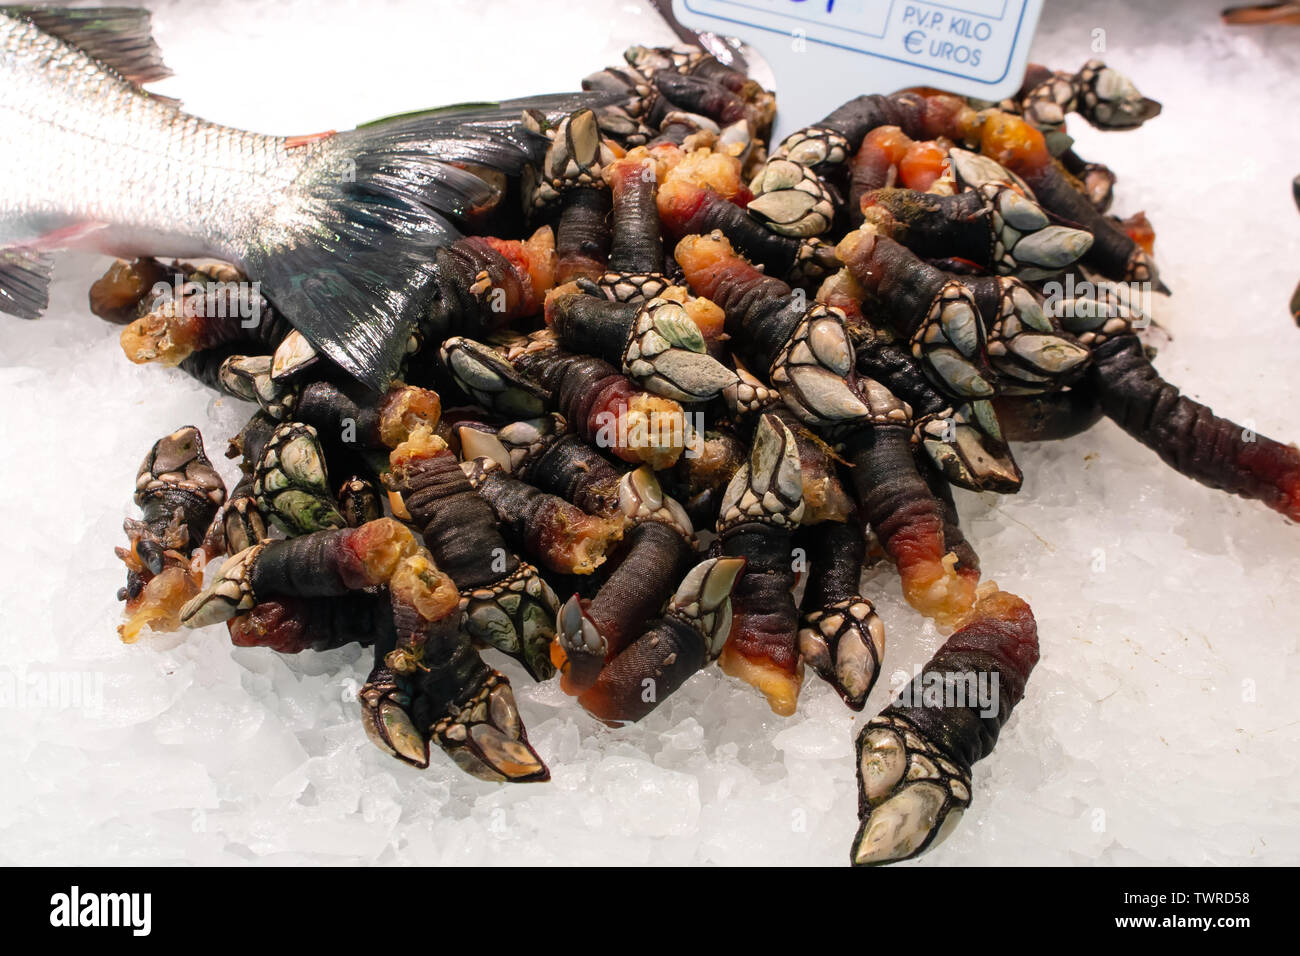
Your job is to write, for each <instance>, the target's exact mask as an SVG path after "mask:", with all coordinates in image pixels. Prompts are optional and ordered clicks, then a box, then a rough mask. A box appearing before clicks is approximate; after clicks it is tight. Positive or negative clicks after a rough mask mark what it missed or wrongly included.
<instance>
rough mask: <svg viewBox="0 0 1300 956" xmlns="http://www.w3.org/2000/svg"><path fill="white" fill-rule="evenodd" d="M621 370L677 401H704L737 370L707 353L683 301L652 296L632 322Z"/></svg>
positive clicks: (648, 388) (726, 384)
mask: <svg viewBox="0 0 1300 956" xmlns="http://www.w3.org/2000/svg"><path fill="white" fill-rule="evenodd" d="M623 372H624V374H625V375H627V377H628V378H630V379H631V380H632V381H634V382H636V383H637V384H638V385H640V386H641V387H642V388H644V389H645V390H646V391H648V392H654V393H655V394H657V395H663V396H664V397H665V398H671V399H673V400H674V401H679V402H705V401H708V400H710V399H712V398H715V397H717V395H718V394H719V393H721V392H722V390H723V389H725V388H727V387H729V386H730V385H732V384H734V383H735V382H736V380H737V377H736V373H735V372H733V371H731V369H729V368H727V367H726V366H725V365H723V364H722V363H721V362H719V361H718V360H717V359H715V358H714V357H713V356H711V355H709V353H708V349H707V346H706V345H705V342H704V336H702V335H701V334H700V330H699V328H698V327H697V326H696V324H695V323H694V322H693V321H692V320H691V317H690V315H689V314H688V313H687V311H686V308H685V306H683V305H682V304H681V303H680V302H676V301H674V300H672V299H652V300H650V301H649V302H647V303H646V304H645V305H644V307H643V308H642V309H641V311H640V312H638V313H637V315H636V317H635V319H633V322H632V328H631V331H630V332H629V335H628V341H627V346H626V348H625V349H624V350H623Z"/></svg>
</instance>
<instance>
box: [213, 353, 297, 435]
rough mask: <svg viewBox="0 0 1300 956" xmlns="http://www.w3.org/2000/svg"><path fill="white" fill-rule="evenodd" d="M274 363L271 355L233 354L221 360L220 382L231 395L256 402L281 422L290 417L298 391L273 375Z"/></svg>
mask: <svg viewBox="0 0 1300 956" xmlns="http://www.w3.org/2000/svg"><path fill="white" fill-rule="evenodd" d="M271 363H272V358H271V356H269V355H231V356H230V357H228V358H227V359H225V361H223V362H222V363H221V367H220V369H219V370H218V371H217V381H218V382H219V383H220V384H221V387H222V389H223V390H225V391H226V392H228V393H229V394H231V395H234V396H235V397H236V398H242V399H243V400H244V401H246V402H256V403H257V404H258V405H261V406H262V409H263V411H265V412H266V413H267V414H268V415H270V416H271V417H272V418H274V419H276V420H277V421H278V420H282V419H284V418H286V417H287V416H288V413H289V407H290V406H291V405H292V404H293V401H294V400H295V399H296V398H297V390H296V389H295V388H293V387H292V386H291V385H286V384H284V383H281V382H277V381H275V379H273V378H272V377H271Z"/></svg>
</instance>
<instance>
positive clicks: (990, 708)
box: [851, 591, 1038, 866]
mask: <svg viewBox="0 0 1300 956" xmlns="http://www.w3.org/2000/svg"><path fill="white" fill-rule="evenodd" d="M1037 662H1038V628H1037V625H1036V624H1035V622H1034V615H1033V612H1032V611H1031V610H1030V609H1029V605H1028V604H1026V603H1025V602H1024V601H1023V600H1021V599H1020V598H1018V597H1016V596H1015V595H1014V594H1010V593H1008V592H1005V591H994V592H993V593H992V594H990V595H988V596H986V597H984V598H982V599H981V600H980V602H979V603H978V604H976V605H975V607H974V608H973V609H972V611H971V613H970V615H969V617H967V618H966V619H965V621H963V622H962V625H961V627H960V628H959V629H958V630H957V631H956V632H954V633H953V635H952V636H951V637H949V638H948V640H947V641H945V642H944V645H943V646H942V647H941V648H939V650H938V652H936V653H935V655H934V656H933V657H932V658H930V660H929V661H928V662H927V663H926V665H925V667H924V668H923V669H922V671H921V673H920V674H919V675H918V676H917V677H916V678H915V680H914V681H913V682H912V684H911V685H909V687H908V688H907V689H906V690H905V692H904V693H903V694H902V695H900V696H899V697H898V698H897V699H895V701H894V702H893V703H892V704H890V705H889V706H888V707H886V708H885V709H884V710H883V711H881V713H880V714H879V715H877V716H876V717H873V718H872V719H871V720H870V721H868V722H867V724H866V725H865V726H864V727H863V728H862V732H861V733H860V734H859V735H858V743H857V754H858V815H859V817H860V818H861V820H862V823H861V826H860V827H859V828H858V833H857V836H856V837H855V838H854V841H853V850H852V856H851V859H852V862H853V864H854V865H855V866H869V865H876V864H881V863H892V862H895V861H897V860H905V859H908V858H909V857H913V856H917V855H918V854H920V853H923V852H925V851H926V850H928V849H929V848H931V847H932V846H935V845H936V844H938V843H939V842H941V841H942V840H943V839H945V838H946V837H947V836H948V834H950V833H951V832H952V830H953V829H954V828H955V827H956V825H957V822H958V821H959V820H960V819H961V815H962V813H963V812H964V811H965V810H966V808H967V807H969V806H970V801H971V765H972V764H974V763H975V761H977V760H980V759H982V758H984V757H986V756H988V755H989V753H990V752H991V751H992V750H993V746H994V744H995V743H996V742H997V739H998V732H999V730H1000V729H1001V728H1002V726H1003V725H1004V724H1005V723H1006V722H1007V720H1008V719H1010V717H1011V711H1012V708H1014V707H1015V705H1016V704H1017V703H1018V702H1019V701H1020V699H1021V697H1022V696H1023V695H1024V690H1025V683H1026V681H1028V679H1029V674H1030V671H1032V670H1033V668H1034V665H1035V664H1036V663H1037ZM981 688H982V690H981Z"/></svg>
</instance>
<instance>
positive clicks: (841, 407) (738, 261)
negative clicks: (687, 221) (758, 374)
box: [676, 233, 870, 427]
mask: <svg viewBox="0 0 1300 956" xmlns="http://www.w3.org/2000/svg"><path fill="white" fill-rule="evenodd" d="M676 255H677V262H678V264H679V265H680V266H681V267H682V271H683V272H684V273H685V275H686V280H687V282H688V283H690V286H691V289H692V290H693V291H694V292H695V293H696V294H697V295H702V296H705V297H706V298H708V299H711V300H712V301H714V302H716V303H717V304H718V305H720V306H721V307H722V309H723V311H724V312H725V313H726V316H727V321H726V329H727V334H728V335H729V336H731V343H732V346H733V348H734V349H735V351H736V353H737V355H738V356H739V357H740V358H741V359H742V360H743V361H744V362H745V364H746V365H748V366H749V367H750V368H751V369H763V370H765V371H766V376H767V379H768V381H769V382H770V383H771V384H772V385H773V386H774V387H775V388H776V389H777V391H778V392H779V393H780V394H781V398H782V400H783V401H784V402H785V404H786V405H787V406H789V408H790V409H791V411H793V412H794V413H795V414H796V415H798V416H799V419H800V421H802V422H804V423H805V424H807V425H809V426H813V427H839V426H847V425H851V424H853V423H854V422H856V421H861V420H862V419H864V418H866V417H867V416H868V415H869V412H870V410H869V409H868V408H867V407H866V405H864V404H863V402H862V401H861V399H859V398H858V396H857V395H856V394H855V392H854V390H853V388H852V386H851V384H850V383H849V381H847V379H849V378H850V377H851V376H852V374H853V346H852V345H851V344H850V343H849V340H848V333H847V332H846V330H845V328H844V316H843V314H842V313H840V312H838V311H836V310H835V309H830V308H826V307H824V306H820V305H816V304H811V303H809V301H808V299H807V296H806V295H805V294H804V293H803V291H802V290H792V289H791V288H790V287H789V286H788V285H786V284H785V283H784V282H782V281H780V280H779V279H774V278H771V277H770V276H765V275H763V273H762V272H760V271H759V270H757V269H755V268H754V267H753V266H752V265H750V264H749V263H748V262H747V261H745V260H744V259H743V258H741V257H740V256H738V255H736V254H735V252H734V251H732V248H731V244H730V243H729V242H728V241H727V239H726V237H724V236H723V235H722V234H721V233H712V234H710V235H708V236H687V237H686V238H685V239H683V240H682V241H681V242H679V243H678V244H677V253H676Z"/></svg>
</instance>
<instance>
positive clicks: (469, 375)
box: [440, 336, 550, 418]
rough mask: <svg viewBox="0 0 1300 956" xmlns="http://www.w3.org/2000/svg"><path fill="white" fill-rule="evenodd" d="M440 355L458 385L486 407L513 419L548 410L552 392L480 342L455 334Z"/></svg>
mask: <svg viewBox="0 0 1300 956" xmlns="http://www.w3.org/2000/svg"><path fill="white" fill-rule="evenodd" d="M440 355H441V357H442V363H443V365H445V366H446V367H447V371H449V372H450V373H451V375H452V378H454V379H455V380H456V384H457V385H459V386H460V387H461V388H463V389H464V390H465V391H466V392H467V393H469V395H470V396H472V397H473V398H474V400H475V401H476V402H478V403H479V404H480V405H482V406H483V407H485V408H489V409H491V410H492V411H494V412H498V413H500V414H502V415H508V416H510V417H512V418H538V417H540V416H542V415H544V414H545V413H546V403H547V401H548V400H549V398H550V393H549V392H547V390H546V389H544V388H542V387H541V386H540V385H538V384H537V383H535V382H533V381H532V380H530V379H527V378H525V377H524V376H522V375H520V374H519V373H518V372H516V371H515V369H514V367H513V366H511V364H510V363H509V362H507V361H506V360H505V359H504V358H502V357H501V356H500V355H499V354H498V353H497V352H495V351H494V350H493V349H491V348H489V347H488V346H486V345H483V344H482V343H481V342H475V341H474V340H473V339H467V338H464V337H462V336H452V337H451V338H449V339H447V340H446V341H445V342H443V343H442V349H441V352H440Z"/></svg>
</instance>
